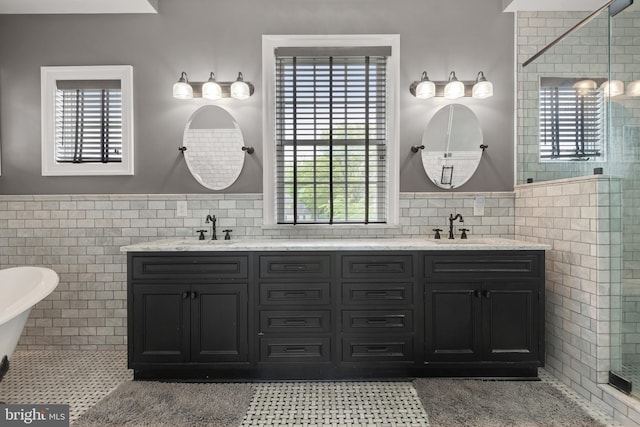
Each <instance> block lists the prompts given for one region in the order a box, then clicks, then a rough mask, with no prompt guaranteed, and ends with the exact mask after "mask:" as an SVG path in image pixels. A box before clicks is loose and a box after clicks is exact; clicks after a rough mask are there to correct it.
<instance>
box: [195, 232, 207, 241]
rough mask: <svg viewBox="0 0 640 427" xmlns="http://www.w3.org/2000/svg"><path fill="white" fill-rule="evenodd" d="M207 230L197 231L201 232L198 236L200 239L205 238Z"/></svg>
mask: <svg viewBox="0 0 640 427" xmlns="http://www.w3.org/2000/svg"><path fill="white" fill-rule="evenodd" d="M206 232H207V230H198V231H197V233H200V236H199V237H198V240H204V233H206Z"/></svg>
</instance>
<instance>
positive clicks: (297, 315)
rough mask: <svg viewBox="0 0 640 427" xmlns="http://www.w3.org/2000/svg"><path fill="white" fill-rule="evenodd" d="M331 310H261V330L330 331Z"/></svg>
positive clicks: (269, 331) (268, 331) (272, 331)
mask: <svg viewBox="0 0 640 427" xmlns="http://www.w3.org/2000/svg"><path fill="white" fill-rule="evenodd" d="M330 319H331V312H330V311H261V312H260V332H265V333H278V332H330V331H331V320H330Z"/></svg>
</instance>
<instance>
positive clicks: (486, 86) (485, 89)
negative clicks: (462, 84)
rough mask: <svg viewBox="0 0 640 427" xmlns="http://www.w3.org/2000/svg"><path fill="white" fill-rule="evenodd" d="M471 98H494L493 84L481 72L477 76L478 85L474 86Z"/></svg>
mask: <svg viewBox="0 0 640 427" xmlns="http://www.w3.org/2000/svg"><path fill="white" fill-rule="evenodd" d="M471 96H472V97H474V98H478V99H485V98H490V97H492V96H493V83H491V82H490V81H489V80H487V78H486V77H485V76H484V73H483V72H482V71H480V72H479V73H478V75H477V76H476V84H474V85H473V89H472V91H471Z"/></svg>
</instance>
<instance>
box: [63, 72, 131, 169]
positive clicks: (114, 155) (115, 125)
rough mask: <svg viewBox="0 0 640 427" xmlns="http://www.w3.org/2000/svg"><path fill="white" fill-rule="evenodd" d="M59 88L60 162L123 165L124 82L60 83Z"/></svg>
mask: <svg viewBox="0 0 640 427" xmlns="http://www.w3.org/2000/svg"><path fill="white" fill-rule="evenodd" d="M56 86H57V88H56V95H55V96H56V108H55V127H56V128H55V159H56V162H58V163H114V162H121V161H122V91H121V89H120V81H119V80H109V81H73V80H58V81H57V82H56Z"/></svg>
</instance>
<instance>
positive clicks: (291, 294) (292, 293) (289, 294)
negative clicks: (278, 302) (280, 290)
mask: <svg viewBox="0 0 640 427" xmlns="http://www.w3.org/2000/svg"><path fill="white" fill-rule="evenodd" d="M284 296H285V297H304V296H307V293H306V292H304V291H302V292H301V291H298V292H295V291H287V292H285V293H284Z"/></svg>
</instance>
